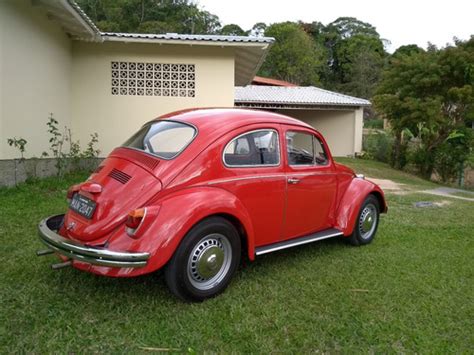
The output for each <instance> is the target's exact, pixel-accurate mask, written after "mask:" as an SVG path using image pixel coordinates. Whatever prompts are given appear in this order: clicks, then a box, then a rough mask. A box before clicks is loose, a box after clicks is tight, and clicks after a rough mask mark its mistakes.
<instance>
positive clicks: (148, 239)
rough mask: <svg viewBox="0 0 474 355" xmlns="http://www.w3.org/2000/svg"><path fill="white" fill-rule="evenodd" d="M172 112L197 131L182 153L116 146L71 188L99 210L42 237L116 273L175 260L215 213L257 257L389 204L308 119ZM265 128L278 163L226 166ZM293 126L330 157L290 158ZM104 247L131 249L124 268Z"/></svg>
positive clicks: (57, 222)
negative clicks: (237, 147) (235, 149)
mask: <svg viewBox="0 0 474 355" xmlns="http://www.w3.org/2000/svg"><path fill="white" fill-rule="evenodd" d="M163 120H164V121H170V122H180V123H184V124H186V125H189V126H190V127H194V129H195V133H194V136H193V138H192V140H191V141H190V142H189V144H187V146H185V147H184V149H183V150H182V151H180V152H179V153H178V155H177V156H176V157H174V158H173V159H164V158H160V157H158V156H156V155H153V154H150V153H147V152H145V151H142V150H138V149H133V148H130V147H119V148H116V149H115V150H114V151H113V152H112V153H111V154H110V155H109V156H108V157H107V158H106V159H105V160H104V161H103V162H102V163H101V165H100V166H99V168H98V169H97V170H96V171H95V172H94V173H93V174H92V175H91V176H90V177H89V179H88V180H87V181H86V182H84V183H82V184H79V185H76V186H74V187H73V188H71V190H70V194H71V195H74V194H79V195H81V196H84V197H85V198H87V199H89V200H91V201H93V202H94V203H95V210H94V212H93V215H92V216H91V217H90V218H86V217H84V216H83V215H81V214H79V213H77V212H75V211H73V210H71V209H69V210H68V212H67V213H66V214H65V215H64V216H56V217H52V218H49V219H46V220H44V221H42V222H41V224H40V236H41V237H42V240H43V241H44V242H45V243H46V244H47V245H48V247H49V248H50V249H51V250H52V251H54V252H56V253H57V254H59V255H60V256H61V258H62V259H63V260H69V261H70V263H71V264H72V266H73V267H75V268H77V269H80V270H84V271H88V272H92V273H95V274H100V275H105V276H113V277H131V276H138V275H142V274H146V273H150V272H153V271H155V270H158V269H160V268H162V267H164V266H165V265H166V264H167V263H168V262H169V260H170V259H171V258H172V257H173V255H174V253H175V251H176V250H177V248H178V246H179V245H180V243H181V242H182V240H183V238H184V237H185V236H186V234H187V233H188V232H189V231H190V230H191V229H192V228H193V226H195V225H197V224H198V223H199V222H200V221H202V220H204V219H206V218H208V217H210V216H220V217H222V218H224V219H227V220H229V221H230V222H231V223H232V224H233V225H234V226H235V227H236V228H237V229H238V232H239V234H240V235H241V238H242V248H245V249H246V254H247V255H248V258H249V259H250V260H254V259H255V257H256V255H259V254H263V253H265V252H268V251H269V250H270V249H272V248H270V249H269V248H268V247H269V246H270V247H271V246H275V248H274V249H275V250H278V249H282V248H280V247H279V246H283V247H285V243H287V242H288V241H290V244H291V241H292V240H293V241H298V240H303V241H304V237H305V236H308V235H314V233H318V232H321V231H332V234H334V235H342V236H346V237H349V236H351V235H352V234H353V230H354V226H355V225H356V224H357V223H356V222H357V218H359V213H360V208H361V205H362V203H363V202H364V200H365V199H366V198H367V196H369V195H372V196H374V197H375V198H376V199H377V201H378V205H379V209H380V212H386V211H387V206H386V203H385V199H384V194H383V191H382V190H381V189H380V188H379V187H378V186H377V185H376V184H374V183H372V182H370V181H368V180H365V179H364V178H361V177H358V176H356V175H355V173H354V172H353V171H352V170H351V169H349V168H348V167H345V166H343V165H341V164H338V163H335V162H334V160H333V158H332V156H331V153H330V151H329V149H328V148H327V144H326V141H325V140H324V138H323V137H322V136H321V134H320V133H318V132H317V131H316V130H315V129H314V128H313V127H311V126H309V125H307V124H305V123H303V122H301V121H299V120H296V119H293V118H290V117H286V116H282V115H279V114H275V113H269V112H264V111H253V110H241V109H195V110H185V111H180V112H175V113H172V114H168V115H165V116H162V117H160V118H158V119H157V120H156V122H158V121H163ZM260 131H264V132H267V131H271V132H276V137H277V139H278V145H277V146H278V147H279V149H278V154H279V158H278V164H277V163H275V164H269V165H268V166H227V164H226V163H225V162H224V160H225V158H224V149H227V148H226V147H227V145H228V144H230V142H231V141H232V140H233V139H235V138H236V137H239V136H242V135H245V134H246V133H248V132H260ZM287 132H291V134H294V133H293V132H301V133H306V134H309V135H312V136H313V137H314V138H313V144H314V142H315V141H316V139H317V140H319V142H320V143H321V145H322V146H323V147H324V150H325V154H326V157H325V158H326V161H325V164H324V165H301V166H300V165H298V166H292V165H291V164H289V162H288V160H289V156H290V155H289V154H290V153H288V154H286V152H287V151H289V150H288V149H287V146H286V145H287V144H289V143H288V142H289V140H288V134H287ZM285 137H286V138H285ZM303 137H306V136H303ZM235 144H237V143H235ZM313 150H314V149H313ZM313 155H314V153H313ZM236 157H237V158H238V156H236ZM275 162H276V161H275ZM70 197H71V196H70ZM138 209H141V210H142V211H145V212H144V216H143V213H142V215H141V216H140V217H141V219H140V224H139V226H138V228H136V229H135V230H134V233H133V234H130V233H129V231H127V226H126V221H127V218H129V217H128V215H129V213H130V212H131V211H136V210H138ZM334 232H335V233H334ZM54 233H57V235H56V236H54V237H55V238H56V239H54V238H53V237H52V234H54ZM329 234H330V233H329ZM329 234H327V233H326V234H324V235H329ZM324 235H323V236H324ZM330 236H333V235H330ZM51 238H53V239H54V240H53V239H51ZM302 238H303V239H302ZM314 239H315V240H318V238H314ZM319 239H324V238H319ZM297 244H298V243H295V245H297ZM300 244H304V243H300ZM65 245H66V247H65ZM71 245H72V246H73V247H68V246H71ZM96 250H97V251H98V252H97V255H96V253H95V251H96ZM103 251H105V252H108V253H109V254H110V255H111V256H110V259H111V260H114V257H113V254H114V253H117V255H118V254H119V253H130V255H131V257H130V258H128V259H127V260H128V261H127V262H128V264H127V262H124V264H123V265H124V266H123V267H120V266H117V265H120V263H119V264H116V263H114V262H111V263H110V265H111V266H108V265H109V264H108V258H109V256H108V255H102V254H101V252H103ZM259 251H260V252H259ZM270 251H273V250H270ZM133 255H136V260H137V265H134V264H133V258H134V256H133ZM101 261H102V262H101Z"/></svg>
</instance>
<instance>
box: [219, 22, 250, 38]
mask: <svg viewBox="0 0 474 355" xmlns="http://www.w3.org/2000/svg"><path fill="white" fill-rule="evenodd" d="M220 34H221V35H228V36H246V35H247V32H245V31H244V30H243V29H242V28H241V27H240V26H239V25H236V24H234V23H232V24H229V25H225V26H224V27H222V29H221V30H220Z"/></svg>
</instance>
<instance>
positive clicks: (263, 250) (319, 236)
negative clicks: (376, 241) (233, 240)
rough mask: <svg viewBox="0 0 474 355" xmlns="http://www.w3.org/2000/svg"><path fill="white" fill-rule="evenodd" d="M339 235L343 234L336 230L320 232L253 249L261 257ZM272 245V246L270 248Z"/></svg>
mask: <svg viewBox="0 0 474 355" xmlns="http://www.w3.org/2000/svg"><path fill="white" fill-rule="evenodd" d="M340 235H343V233H342V232H341V231H339V230H337V229H334V228H332V229H328V230H326V231H321V232H318V233H315V234H312V235H309V236H306V237H301V238H296V239H292V240H288V241H284V242H279V243H275V244H270V245H266V246H263V247H259V248H256V249H255V255H257V256H258V255H263V254H267V253H271V252H274V251H277V250H282V249H287V248H292V247H295V246H298V245H304V244H308V243H312V242H316V241H318V240H323V239H328V238H333V237H338V236H340ZM272 245H273V246H272Z"/></svg>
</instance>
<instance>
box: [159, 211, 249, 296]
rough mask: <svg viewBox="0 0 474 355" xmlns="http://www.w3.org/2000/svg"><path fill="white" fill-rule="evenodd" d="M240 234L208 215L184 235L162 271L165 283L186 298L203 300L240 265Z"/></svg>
mask: <svg viewBox="0 0 474 355" xmlns="http://www.w3.org/2000/svg"><path fill="white" fill-rule="evenodd" d="M240 248H241V243H240V237H239V234H238V232H237V230H236V229H235V227H234V226H233V225H232V223H230V222H229V221H228V220H226V219H224V218H222V217H210V218H208V219H205V220H203V221H202V222H200V223H198V224H197V225H196V226H194V227H193V228H192V229H191V230H190V231H189V232H188V234H187V235H186V236H185V237H184V239H183V240H182V242H181V244H180V245H179V247H178V249H177V250H176V252H175V254H174V255H173V257H172V258H171V260H170V262H169V263H168V265H167V267H166V270H165V279H166V283H167V285H168V287H169V289H170V290H171V292H173V293H174V294H175V295H176V296H178V297H179V298H181V299H182V300H185V301H203V300H205V299H207V298H210V297H213V296H215V295H217V294H219V293H221V292H222V291H224V290H225V288H226V287H227V286H228V284H229V283H230V280H231V278H232V276H233V274H234V273H235V270H236V269H237V266H238V265H239V260H240Z"/></svg>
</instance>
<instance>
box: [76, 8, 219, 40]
mask: <svg viewBox="0 0 474 355" xmlns="http://www.w3.org/2000/svg"><path fill="white" fill-rule="evenodd" d="M77 3H78V4H79V6H81V8H82V9H83V10H84V11H85V12H86V13H87V15H88V16H89V17H90V18H91V19H92V21H94V23H95V24H96V25H97V27H99V29H100V30H101V31H104V32H130V33H137V32H141V33H167V32H176V33H191V34H193V33H201V34H202V33H208V34H216V33H218V32H219V30H220V28H221V24H220V21H219V18H218V17H217V16H216V15H213V14H211V13H209V12H208V11H204V10H201V9H200V8H199V7H198V6H197V5H196V4H195V3H194V2H191V1H189V0H159V1H157V0H78V1H77Z"/></svg>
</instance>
